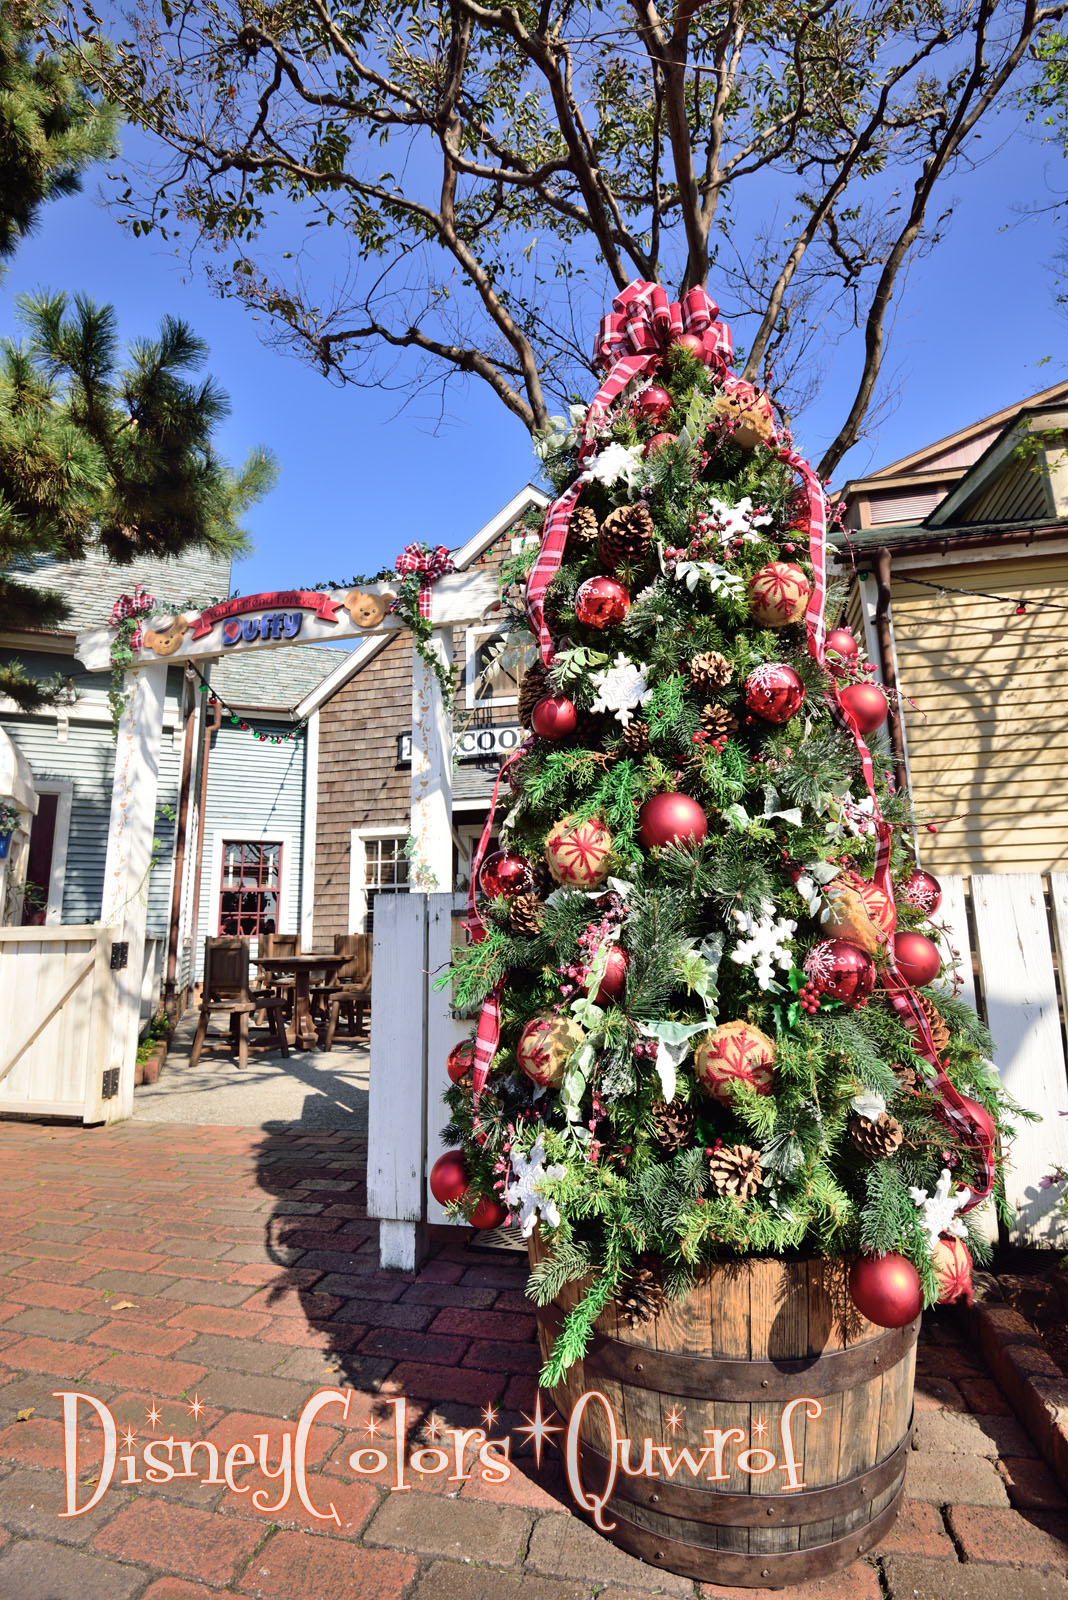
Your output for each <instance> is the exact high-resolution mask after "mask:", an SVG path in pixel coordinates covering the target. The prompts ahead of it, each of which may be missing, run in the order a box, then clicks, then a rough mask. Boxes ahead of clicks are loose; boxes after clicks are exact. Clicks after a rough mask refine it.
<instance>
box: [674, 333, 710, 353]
mask: <svg viewBox="0 0 1068 1600" xmlns="http://www.w3.org/2000/svg"><path fill="white" fill-rule="evenodd" d="M676 347H678V349H680V350H685V351H686V354H687V355H688V356H700V355H704V351H705V346H704V340H703V339H702V338H701V336H700V334H697V333H680V334H679V336H678V338H677V339H672V341H671V348H672V349H673V350H674V349H675V348H676Z"/></svg>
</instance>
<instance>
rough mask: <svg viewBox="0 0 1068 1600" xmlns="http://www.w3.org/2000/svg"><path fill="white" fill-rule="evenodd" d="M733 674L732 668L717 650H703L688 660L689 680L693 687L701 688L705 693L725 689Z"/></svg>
mask: <svg viewBox="0 0 1068 1600" xmlns="http://www.w3.org/2000/svg"><path fill="white" fill-rule="evenodd" d="M733 676H734V668H733V667H732V666H731V664H730V662H729V661H728V660H727V658H726V656H721V655H720V653H719V651H718V650H703V651H702V652H701V654H700V655H699V656H694V658H693V660H692V661H691V662H690V682H691V683H692V684H693V686H694V688H695V689H703V690H704V692H705V694H712V693H713V691H714V690H716V689H725V688H726V686H727V684H728V683H730V681H731V679H732V678H733Z"/></svg>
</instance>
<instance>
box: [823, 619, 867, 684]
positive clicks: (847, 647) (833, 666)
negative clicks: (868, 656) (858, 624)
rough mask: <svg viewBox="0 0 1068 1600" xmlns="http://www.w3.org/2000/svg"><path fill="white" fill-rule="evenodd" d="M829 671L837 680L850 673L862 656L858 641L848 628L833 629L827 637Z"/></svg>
mask: <svg viewBox="0 0 1068 1600" xmlns="http://www.w3.org/2000/svg"><path fill="white" fill-rule="evenodd" d="M826 649H827V670H828V672H833V674H834V676H835V677H836V678H841V677H843V676H844V675H845V673H846V672H848V671H849V669H850V667H852V666H853V664H854V663H855V662H856V660H857V658H858V656H859V655H860V650H859V649H858V647H857V641H856V640H855V639H854V637H853V635H852V634H851V633H850V631H849V629H848V628H832V629H831V631H830V633H829V634H828V635H827V645H826Z"/></svg>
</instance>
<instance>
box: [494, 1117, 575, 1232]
mask: <svg viewBox="0 0 1068 1600" xmlns="http://www.w3.org/2000/svg"><path fill="white" fill-rule="evenodd" d="M510 1176H511V1182H510V1183H508V1184H507V1185H506V1187H505V1191H504V1203H505V1205H506V1206H507V1207H508V1209H509V1211H518V1213H519V1227H520V1230H521V1232H522V1234H523V1238H524V1239H529V1238H530V1235H531V1234H532V1233H533V1232H534V1227H535V1224H536V1223H538V1222H544V1223H545V1225H546V1227H548V1228H558V1227H559V1226H560V1212H559V1210H558V1208H557V1205H556V1202H555V1201H554V1200H549V1199H547V1198H546V1197H545V1195H544V1194H543V1193H542V1189H541V1186H542V1184H543V1183H545V1182H546V1181H547V1180H548V1179H549V1178H562V1177H563V1176H564V1168H563V1167H562V1166H552V1167H547V1166H546V1165H545V1147H544V1145H543V1144H542V1142H541V1135H540V1134H539V1135H538V1138H537V1139H536V1140H535V1141H534V1143H533V1145H532V1146H531V1148H530V1154H529V1156H524V1155H523V1154H521V1152H519V1151H513V1152H512V1156H511V1174H510Z"/></svg>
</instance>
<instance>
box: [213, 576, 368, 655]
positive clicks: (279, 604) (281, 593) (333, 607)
mask: <svg viewBox="0 0 1068 1600" xmlns="http://www.w3.org/2000/svg"><path fill="white" fill-rule="evenodd" d="M294 606H300V607H302V608H303V609H304V610H306V611H314V612H315V615H316V616H317V617H321V618H322V619H323V621H324V622H336V621H337V608H338V602H337V601H336V600H335V599H334V597H333V596H332V595H331V594H326V593H321V592H318V591H317V590H315V589H280V590H278V591H276V592H274V593H271V594H245V595H240V596H238V598H237V599H236V600H223V601H221V602H220V603H219V604H218V605H217V606H209V607H208V609H207V610H206V611H202V612H201V613H200V615H199V617H195V618H194V619H193V623H192V629H193V638H194V639H202V638H203V637H204V635H205V634H206V633H210V632H211V630H212V628H214V626H215V624H216V623H217V622H222V621H223V620H224V618H227V617H244V616H247V615H248V614H249V612H251V611H288V610H290V609H292V607H294ZM298 626H299V618H298ZM295 632H296V629H294V633H295ZM250 637H255V635H250ZM263 637H265V638H266V637H268V635H263ZM269 637H271V638H274V639H277V638H280V637H282V635H280V634H277V633H272V634H271V635H269ZM285 637H286V638H292V637H293V634H290V633H287V634H286V635H285ZM223 642H224V644H234V643H235V640H234V639H232V638H230V639H228V638H227V637H226V630H225V628H224V630H223Z"/></svg>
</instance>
